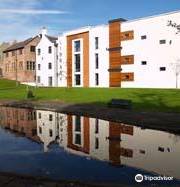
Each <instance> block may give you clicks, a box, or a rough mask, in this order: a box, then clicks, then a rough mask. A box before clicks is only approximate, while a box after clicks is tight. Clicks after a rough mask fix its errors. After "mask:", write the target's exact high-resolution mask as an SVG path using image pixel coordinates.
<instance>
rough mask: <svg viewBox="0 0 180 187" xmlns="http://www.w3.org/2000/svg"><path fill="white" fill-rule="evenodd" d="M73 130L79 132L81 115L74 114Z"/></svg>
mask: <svg viewBox="0 0 180 187" xmlns="http://www.w3.org/2000/svg"><path fill="white" fill-rule="evenodd" d="M75 131H77V132H81V117H80V116H75Z"/></svg>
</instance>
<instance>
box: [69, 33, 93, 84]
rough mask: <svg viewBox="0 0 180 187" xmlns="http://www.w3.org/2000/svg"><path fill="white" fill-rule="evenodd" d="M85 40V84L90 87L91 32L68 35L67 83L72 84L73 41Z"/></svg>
mask: <svg viewBox="0 0 180 187" xmlns="http://www.w3.org/2000/svg"><path fill="white" fill-rule="evenodd" d="M76 39H82V40H83V72H84V73H83V86H84V87H89V32H84V33H78V34H75V35H70V36H67V85H68V86H69V87H71V86H72V76H73V75H72V41H73V40H76Z"/></svg>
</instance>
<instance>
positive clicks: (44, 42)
mask: <svg viewBox="0 0 180 187" xmlns="http://www.w3.org/2000/svg"><path fill="white" fill-rule="evenodd" d="M49 46H51V47H52V53H51V54H49V53H48V47H49ZM38 49H41V54H40V55H38ZM56 59H57V48H56V47H55V46H54V43H52V42H51V41H50V40H49V39H48V38H47V37H46V36H45V35H42V39H41V41H40V42H39V44H38V45H37V47H36V77H38V76H40V78H41V82H40V83H38V82H37V80H36V82H37V85H38V86H49V85H48V77H52V79H53V85H52V86H57V77H56V75H57V67H56V66H57V61H56ZM48 63H52V69H48ZM38 64H40V65H41V69H40V70H38Z"/></svg>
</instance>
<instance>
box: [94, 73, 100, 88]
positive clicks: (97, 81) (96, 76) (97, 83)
mask: <svg viewBox="0 0 180 187" xmlns="http://www.w3.org/2000/svg"><path fill="white" fill-rule="evenodd" d="M95 84H96V86H98V85H99V74H98V73H96V74H95Z"/></svg>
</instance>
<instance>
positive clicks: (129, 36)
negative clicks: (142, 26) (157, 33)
mask: <svg viewBox="0 0 180 187" xmlns="http://www.w3.org/2000/svg"><path fill="white" fill-rule="evenodd" d="M133 39H134V31H125V32H121V41H124V40H133Z"/></svg>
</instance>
